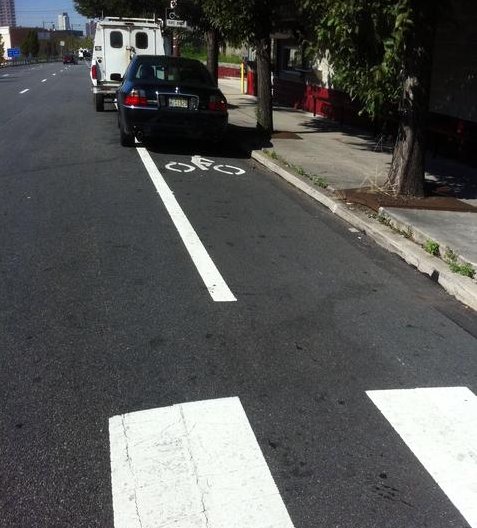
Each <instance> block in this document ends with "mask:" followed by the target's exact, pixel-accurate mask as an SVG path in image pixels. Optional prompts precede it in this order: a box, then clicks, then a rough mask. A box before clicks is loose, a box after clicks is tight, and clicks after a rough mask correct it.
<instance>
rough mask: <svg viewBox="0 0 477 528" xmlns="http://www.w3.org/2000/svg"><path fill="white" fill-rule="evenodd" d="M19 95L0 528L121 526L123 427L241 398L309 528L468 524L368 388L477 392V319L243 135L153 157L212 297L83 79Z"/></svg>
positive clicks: (6, 230)
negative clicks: (118, 466)
mask: <svg viewBox="0 0 477 528" xmlns="http://www.w3.org/2000/svg"><path fill="white" fill-rule="evenodd" d="M5 75H8V76H5ZM44 79H46V81H44ZM27 89H28V91H27V92H24V90H27ZM21 92H24V93H21ZM0 100H1V101H2V104H1V106H0V131H1V133H0V219H1V220H0V299H1V304H0V402H1V412H0V421H1V435H0V457H1V461H0V467H1V470H0V508H1V509H0V526H2V527H5V528H7V527H8V528H16V527H18V528H26V527H45V528H46V527H48V528H53V527H55V528H56V527H75V528H80V527H81V528H83V527H84V528H93V527H102V528H105V527H113V508H112V500H111V469H110V459H109V437H108V420H109V418H111V417H112V416H115V415H118V414H122V413H130V412H133V411H138V410H143V409H151V408H157V407H165V406H170V405H173V404H177V403H182V402H192V401H199V400H207V399H214V398H222V397H229V396H238V397H240V400H241V402H242V404H243V407H244V409H245V411H246V413H247V416H248V418H249V420H250V424H251V426H252V429H253V431H254V433H255V435H256V437H257V440H258V443H259V445H260V447H261V449H262V451H263V454H264V456H265V459H266V461H267V463H268V466H269V468H270V470H271V473H272V475H273V477H274V479H275V482H276V484H277V486H278V488H279V490H280V493H281V496H282V498H283V500H284V502H285V504H286V507H287V508H288V511H289V513H290V516H291V518H292V520H293V523H294V525H295V528H321V527H323V528H325V527H326V528H330V527H336V528H338V527H339V528H350V527H366V528H368V527H379V528H383V527H386V528H403V527H406V528H414V527H415V528H421V527H429V528H448V527H459V528H468V526H469V525H468V524H467V523H466V522H465V521H464V519H463V517H462V516H461V514H460V513H459V511H458V510H457V508H456V507H455V506H454V505H453V504H452V502H451V501H450V500H449V499H448V497H447V496H446V495H445V493H444V492H443V491H442V490H441V489H440V487H439V486H437V484H436V483H435V482H434V480H433V479H432V477H431V476H430V475H429V473H428V472H427V471H426V470H425V469H424V467H423V466H422V465H421V463H420V462H419V461H418V460H417V459H416V457H415V456H414V455H413V453H412V452H411V450H410V449H409V448H408V447H407V445H406V444H405V443H404V442H403V441H402V440H401V439H400V437H399V436H398V434H397V433H396V432H395V431H394V429H393V428H392V427H391V425H390V423H389V422H388V421H387V420H386V419H385V418H384V417H383V415H382V414H381V413H380V412H379V410H378V409H377V408H376V406H375V405H374V404H373V402H372V401H371V400H370V398H369V397H368V396H367V394H366V391H369V390H380V389H407V388H415V387H454V386H459V387H468V388H469V389H470V390H471V391H472V392H473V393H474V394H477V318H476V316H475V315H474V314H472V313H471V312H470V311H469V310H466V309H465V308H464V307H463V306H462V305H460V304H459V303H457V302H456V301H454V300H453V299H452V298H451V297H449V296H448V295H447V294H445V293H444V292H443V291H442V290H441V289H440V288H439V287H438V286H436V285H435V284H434V283H433V282H432V281H430V280H429V279H427V278H425V277H424V276H422V275H420V274H419V273H417V272H416V271H415V270H413V269H412V268H410V267H409V266H407V265H406V264H405V263H403V262H402V261H400V260H399V259H398V258H397V257H395V256H393V255H389V254H387V253H386V252H385V251H383V250H381V249H380V248H379V247H377V246H376V245H375V244H374V243H373V242H372V241H370V240H368V239H367V238H366V236H364V235H362V234H360V233H356V232H354V231H353V230H350V229H349V226H347V225H346V224H345V223H343V222H341V221H339V220H337V219H336V218H335V217H333V215H332V214H330V213H329V212H328V211H327V210H325V209H324V208H321V207H320V206H319V205H317V204H316V203H314V202H312V201H311V200H310V199H308V198H307V197H305V196H302V195H301V194H300V193H299V192H297V191H296V190H294V189H293V188H291V187H289V186H288V185H287V184H286V183H284V182H283V181H281V180H280V179H279V178H277V177H276V176H274V175H272V174H271V173H268V172H267V171H265V170H264V169H262V168H261V167H259V166H257V165H256V164H254V163H253V162H251V161H250V160H249V159H247V158H246V157H245V156H244V155H243V154H241V152H240V151H239V150H238V149H237V148H236V146H235V145H234V141H233V140H230V141H229V143H228V144H226V145H225V146H222V147H220V149H218V150H217V149H215V150H214V149H210V148H207V146H204V145H200V144H191V143H182V142H176V143H167V142H158V143H157V142H156V143H154V144H150V145H147V151H148V152H149V154H150V156H151V158H152V160H153V162H154V164H155V166H156V167H157V169H158V170H159V171H160V172H161V174H162V175H163V176H164V179H165V181H166V182H167V184H168V186H169V187H170V189H171V190H172V191H173V193H174V196H175V198H176V199H177V201H178V203H179V204H180V206H181V207H182V210H183V212H184V214H185V215H186V217H187V218H188V220H189V221H190V224H191V225H192V226H193V228H194V230H195V232H196V233H197V235H198V237H199V238H200V240H201V241H202V243H203V245H204V247H205V248H206V249H207V251H208V254H209V255H210V257H211V259H212V261H213V262H214V264H215V266H216V267H217V269H218V270H219V272H220V274H221V276H222V277H223V279H224V281H225V283H226V284H227V285H228V287H229V288H230V291H231V292H232V293H233V294H234V296H235V297H236V299H237V300H236V302H214V301H213V300H212V298H211V296H210V295H209V292H208V290H207V288H206V286H205V285H204V282H203V281H202V279H201V277H200V275H199V273H198V271H197V269H196V267H195V266H194V264H193V262H192V260H191V257H190V256H189V253H188V252H187V250H186V248H185V245H184V243H183V241H182V240H181V238H180V236H179V234H178V231H177V229H176V227H175V225H174V223H173V222H172V221H171V217H170V216H169V214H168V213H167V211H166V209H165V207H164V204H163V202H162V201H161V199H160V198H159V196H158V194H157V191H156V188H155V187H154V184H153V182H152V180H151V178H150V176H149V174H148V172H147V171H146V168H145V166H144V164H143V163H142V161H141V158H140V156H139V154H138V151H137V150H136V149H135V148H132V149H125V148H122V147H121V146H120V144H119V132H118V129H117V125H116V120H117V116H116V113H115V111H114V109H112V108H111V109H108V111H106V112H104V113H96V112H95V111H94V107H93V102H92V96H91V94H90V89H89V78H88V72H87V68H86V67H85V65H84V64H81V63H80V64H79V65H77V66H69V67H63V65H62V64H49V65H42V66H37V67H18V68H15V69H4V70H0ZM194 155H200V156H203V157H205V158H207V159H208V160H211V161H212V162H213V164H212V166H210V167H207V169H208V170H200V169H199V168H195V169H194V170H191V171H190V172H178V171H177V170H176V171H174V170H171V168H175V169H177V168H178V167H182V168H186V166H181V165H174V164H173V165H168V164H169V163H171V162H179V163H185V164H187V165H189V166H194V164H193V163H192V161H191V160H192V156H194ZM216 165H219V166H222V165H231V166H233V167H237V168H240V169H242V170H243V171H245V172H244V174H240V175H235V174H226V173H224V172H219V171H218V170H215V169H213V167H214V166H216ZM166 166H169V168H167V167H166ZM222 168H223V167H222ZM229 172H234V171H233V170H229Z"/></svg>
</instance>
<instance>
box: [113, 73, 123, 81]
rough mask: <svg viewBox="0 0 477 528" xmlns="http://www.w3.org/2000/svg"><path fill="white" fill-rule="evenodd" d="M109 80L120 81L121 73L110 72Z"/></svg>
mask: <svg viewBox="0 0 477 528" xmlns="http://www.w3.org/2000/svg"><path fill="white" fill-rule="evenodd" d="M111 80H112V81H122V80H123V78H122V75H121V74H120V73H112V74H111Z"/></svg>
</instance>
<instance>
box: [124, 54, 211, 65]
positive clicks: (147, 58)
mask: <svg viewBox="0 0 477 528" xmlns="http://www.w3.org/2000/svg"><path fill="white" fill-rule="evenodd" d="M133 60H134V61H135V62H137V63H146V64H152V63H153V64H170V65H172V64H173V65H176V66H189V65H195V64H200V65H201V66H204V64H203V63H202V62H201V61H199V60H196V59H188V58H186V57H172V56H170V55H136V56H135V57H134V59H133ZM204 67H205V66H204Z"/></svg>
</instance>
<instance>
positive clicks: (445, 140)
mask: <svg viewBox="0 0 477 528" xmlns="http://www.w3.org/2000/svg"><path fill="white" fill-rule="evenodd" d="M451 5H452V10H451V16H449V17H448V18H447V19H443V18H441V20H440V22H439V24H438V27H437V32H436V38H435V47H434V54H433V63H432V83H431V93H430V101H429V117H428V137H429V139H430V142H429V143H430V146H431V148H432V149H433V151H434V152H435V153H442V154H447V153H449V154H452V155H453V154H457V155H458V156H459V157H461V158H462V159H471V160H472V161H477V46H476V45H477V32H476V30H475V28H476V27H477V6H476V4H475V3H474V2H468V1H467V0H453V1H452V4H451ZM273 62H274V79H273V80H274V82H273V89H274V100H275V103H277V104H280V105H285V106H293V107H295V108H300V109H304V110H307V111H309V112H313V113H315V114H319V115H322V116H324V117H328V118H331V119H334V120H337V121H340V122H341V123H350V124H357V125H360V124H363V125H367V124H369V122H367V120H366V119H365V118H364V117H363V116H361V115H360V114H359V112H358V111H359V105H357V104H356V102H353V101H352V100H351V98H350V97H349V96H348V95H347V94H346V93H343V92H341V91H340V90H337V89H336V87H335V86H334V85H333V76H332V75H330V72H332V57H331V58H330V62H331V65H330V62H328V61H327V60H321V61H313V60H310V59H309V58H307V56H306V54H305V53H304V49H303V48H302V45H301V44H300V43H299V42H298V41H297V40H296V39H295V38H294V37H293V35H292V34H291V33H288V34H283V35H279V34H277V35H274V39H273Z"/></svg>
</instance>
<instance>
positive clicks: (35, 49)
mask: <svg viewBox="0 0 477 528" xmlns="http://www.w3.org/2000/svg"><path fill="white" fill-rule="evenodd" d="M21 50H22V54H23V55H24V56H25V57H29V56H31V57H38V53H39V52H40V41H39V40H38V33H37V32H36V31H35V30H34V29H32V30H30V31H29V32H28V34H27V36H26V38H25V40H24V41H23V42H22V44H21Z"/></svg>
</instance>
